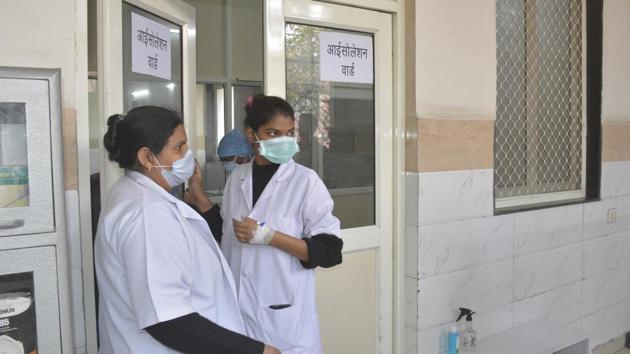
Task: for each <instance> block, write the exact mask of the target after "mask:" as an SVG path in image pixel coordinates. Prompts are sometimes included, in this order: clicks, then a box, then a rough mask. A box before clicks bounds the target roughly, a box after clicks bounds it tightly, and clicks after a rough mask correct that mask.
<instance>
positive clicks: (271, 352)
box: [263, 345, 282, 354]
mask: <svg viewBox="0 0 630 354" xmlns="http://www.w3.org/2000/svg"><path fill="white" fill-rule="evenodd" d="M263 354H282V353H280V351H279V350H278V349H276V348H274V347H272V346H270V345H265V350H264V351H263Z"/></svg>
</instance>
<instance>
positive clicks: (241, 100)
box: [232, 84, 263, 129]
mask: <svg viewBox="0 0 630 354" xmlns="http://www.w3.org/2000/svg"><path fill="white" fill-rule="evenodd" d="M262 91H263V89H262V85H260V84H256V85H254V84H252V85H248V86H245V85H234V86H232V127H234V128H239V129H243V126H244V122H245V104H247V97H253V96H256V95H259V94H261V93H262Z"/></svg>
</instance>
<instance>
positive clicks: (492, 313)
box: [473, 303, 514, 339]
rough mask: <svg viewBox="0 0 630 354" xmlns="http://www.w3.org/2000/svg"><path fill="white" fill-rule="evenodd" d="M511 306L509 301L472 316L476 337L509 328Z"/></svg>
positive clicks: (511, 313) (490, 334)
mask: <svg viewBox="0 0 630 354" xmlns="http://www.w3.org/2000/svg"><path fill="white" fill-rule="evenodd" d="M513 307H514V306H513V304H511V303H510V304H507V305H503V306H499V307H497V308H494V309H492V310H489V311H483V312H480V313H478V314H476V315H475V316H474V318H473V326H474V328H475V330H476V331H477V339H481V338H485V337H489V336H492V335H494V334H497V333H499V332H503V331H507V330H509V329H511V328H512V317H513Z"/></svg>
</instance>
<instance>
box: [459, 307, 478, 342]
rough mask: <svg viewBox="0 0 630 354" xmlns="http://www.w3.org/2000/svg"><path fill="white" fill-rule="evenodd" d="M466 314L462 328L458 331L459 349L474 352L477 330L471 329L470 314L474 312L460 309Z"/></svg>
mask: <svg viewBox="0 0 630 354" xmlns="http://www.w3.org/2000/svg"><path fill="white" fill-rule="evenodd" d="M460 311H462V315H465V316H466V324H465V325H464V330H463V331H461V333H460V349H461V351H462V352H474V351H475V350H477V332H475V330H474V329H473V322H472V316H473V315H474V314H475V313H474V312H472V311H471V310H468V309H463V308H462V309H460Z"/></svg>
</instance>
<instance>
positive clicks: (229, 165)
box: [223, 161, 238, 173]
mask: <svg viewBox="0 0 630 354" xmlns="http://www.w3.org/2000/svg"><path fill="white" fill-rule="evenodd" d="M237 165H238V164H237V163H236V161H223V168H224V169H225V172H227V173H232V171H234V169H235V168H236V166H237Z"/></svg>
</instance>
